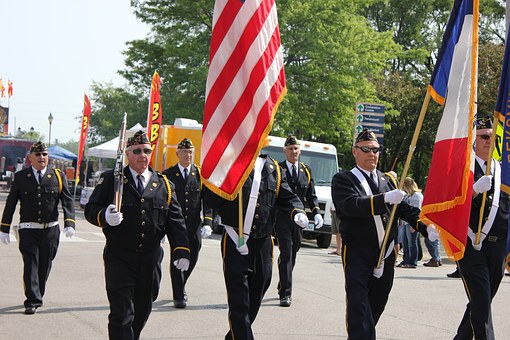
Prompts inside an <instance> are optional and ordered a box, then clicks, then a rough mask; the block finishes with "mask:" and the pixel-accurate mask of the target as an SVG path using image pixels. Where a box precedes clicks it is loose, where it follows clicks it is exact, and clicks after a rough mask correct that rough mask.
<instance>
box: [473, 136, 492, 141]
mask: <svg viewBox="0 0 510 340" xmlns="http://www.w3.org/2000/svg"><path fill="white" fill-rule="evenodd" d="M476 137H480V138H481V139H483V140H488V139H490V138H491V135H476Z"/></svg>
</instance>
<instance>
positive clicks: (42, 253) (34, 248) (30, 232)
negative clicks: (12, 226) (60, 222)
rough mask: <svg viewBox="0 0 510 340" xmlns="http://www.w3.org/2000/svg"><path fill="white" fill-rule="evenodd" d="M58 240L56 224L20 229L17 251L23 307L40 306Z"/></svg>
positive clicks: (58, 231)
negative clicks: (19, 254) (21, 263)
mask: <svg viewBox="0 0 510 340" xmlns="http://www.w3.org/2000/svg"><path fill="white" fill-rule="evenodd" d="M59 241H60V229H59V227H58V226H54V227H50V228H46V229H20V230H19V251H20V252H21V255H22V257H23V283H24V285H25V297H26V300H25V302H24V303H23V304H24V306H25V307H40V306H42V304H43V296H44V292H45V291H46V281H47V280H48V277H49V276H50V271H51V264H52V261H53V259H54V258H55V256H56V255H57V250H58V244H59Z"/></svg>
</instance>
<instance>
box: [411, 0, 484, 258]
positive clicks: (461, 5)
mask: <svg viewBox="0 0 510 340" xmlns="http://www.w3.org/2000/svg"><path fill="white" fill-rule="evenodd" d="M477 74H478V0H455V2H454V5H453V9H452V13H451V16H450V20H449V22H448V25H447V27H446V31H445V33H444V36H443V43H442V46H441V49H440V51H439V57H438V60H437V62H436V66H435V68H434V73H433V75H432V78H431V81H430V85H429V88H428V91H429V94H430V95H431V97H432V98H433V99H434V100H435V101H437V102H438V103H440V104H443V105H444V111H443V116H442V118H441V122H440V124H439V128H438V131H437V135H436V140H435V144H434V151H433V153H432V162H431V165H430V170H429V175H428V180H427V186H426V189H425V195H424V200H423V206H422V213H421V219H422V220H423V221H424V222H425V223H427V224H430V223H433V224H435V225H436V227H438V228H439V230H440V234H441V240H442V242H443V245H444V248H445V251H446V253H447V255H448V257H450V258H451V259H453V260H455V261H456V260H459V259H461V258H462V257H463V256H464V250H465V246H466V241H467V230H468V227H469V215H470V210H471V193H472V188H473V173H474V149H473V143H474V138H473V136H474V135H475V133H474V129H475V127H474V125H475V124H474V121H475V114H476V98H477V97H476V93H477Z"/></svg>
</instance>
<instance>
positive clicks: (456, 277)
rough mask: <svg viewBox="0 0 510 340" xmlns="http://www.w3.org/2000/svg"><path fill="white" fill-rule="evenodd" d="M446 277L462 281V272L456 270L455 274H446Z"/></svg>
mask: <svg viewBox="0 0 510 340" xmlns="http://www.w3.org/2000/svg"><path fill="white" fill-rule="evenodd" d="M446 276H448V277H450V278H452V279H460V272H459V270H458V269H455V271H454V272H453V273H450V274H446Z"/></svg>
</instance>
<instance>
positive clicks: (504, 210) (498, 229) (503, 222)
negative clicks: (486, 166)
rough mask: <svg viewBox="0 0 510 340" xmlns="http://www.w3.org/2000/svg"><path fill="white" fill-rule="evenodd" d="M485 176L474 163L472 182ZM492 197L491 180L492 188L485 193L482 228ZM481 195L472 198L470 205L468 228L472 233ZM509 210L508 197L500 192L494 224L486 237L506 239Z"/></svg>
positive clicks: (476, 220)
mask: <svg viewBox="0 0 510 340" xmlns="http://www.w3.org/2000/svg"><path fill="white" fill-rule="evenodd" d="M483 175H485V173H484V171H483V170H482V168H481V167H480V165H479V164H478V162H476V161H475V174H474V181H475V182H476V181H477V180H478V179H479V178H480V177H482V176H483ZM493 197H494V179H493V180H492V187H491V189H490V190H489V191H487V195H486V200H485V209H484V214H483V216H484V218H483V220H482V227H483V224H484V223H485V221H486V220H487V217H488V216H489V212H490V208H491V205H492V198H493ZM482 198H483V195H482V194H478V195H476V197H474V198H473V201H472V204H471V215H470V217H469V227H470V228H471V229H472V230H473V232H474V233H476V232H477V231H478V219H479V217H480V208H481V206H482ZM509 209H510V201H509V196H508V194H506V193H505V192H503V191H501V193H500V195H499V209H498V211H497V213H496V217H495V218H494V222H493V223H492V227H491V230H490V231H489V234H488V236H495V237H498V238H506V237H507V232H508V211H509Z"/></svg>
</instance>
